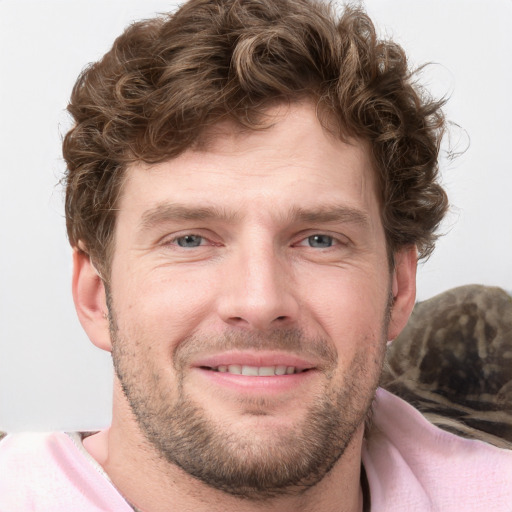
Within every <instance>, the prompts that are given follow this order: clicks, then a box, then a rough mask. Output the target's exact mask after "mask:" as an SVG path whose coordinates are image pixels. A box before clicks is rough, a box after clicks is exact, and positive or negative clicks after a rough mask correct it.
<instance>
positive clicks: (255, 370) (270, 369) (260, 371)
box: [199, 364, 312, 377]
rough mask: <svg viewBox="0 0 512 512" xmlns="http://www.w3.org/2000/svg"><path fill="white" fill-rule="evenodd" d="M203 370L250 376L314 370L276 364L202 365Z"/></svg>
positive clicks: (268, 375)
mask: <svg viewBox="0 0 512 512" xmlns="http://www.w3.org/2000/svg"><path fill="white" fill-rule="evenodd" d="M199 368H200V369H202V370H209V371H212V372H219V373H230V374H232V375H245V376H248V377H274V376H282V375H294V374H297V373H304V372H308V371H310V370H312V368H301V367H297V366H286V365H275V366H249V365H244V364H229V365H225V364H223V365H219V366H200V367H199Z"/></svg>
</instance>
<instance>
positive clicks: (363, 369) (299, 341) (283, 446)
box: [107, 294, 390, 501]
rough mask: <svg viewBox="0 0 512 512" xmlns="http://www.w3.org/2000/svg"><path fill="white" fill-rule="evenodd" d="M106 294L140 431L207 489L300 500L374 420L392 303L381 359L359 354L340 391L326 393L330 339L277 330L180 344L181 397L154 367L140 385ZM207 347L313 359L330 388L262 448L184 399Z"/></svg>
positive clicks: (332, 354)
mask: <svg viewBox="0 0 512 512" xmlns="http://www.w3.org/2000/svg"><path fill="white" fill-rule="evenodd" d="M107 296H108V297H109V298H108V300H107V304H108V307H109V319H110V330H111V335H112V345H113V349H112V357H113V361H114V368H115V371H116V374H117V377H118V379H119V381H120V383H121V386H122V389H123V392H124V394H125V396H126V398H127V400H128V403H129V404H130V407H131V409H132V411H133V413H134V415H135V417H136V419H137V422H138V424H139V427H140V429H141V431H142V432H143V434H144V436H145V437H146V438H147V439H148V440H149V441H150V443H151V445H152V446H153V447H154V448H155V449H156V452H157V453H158V455H159V456H160V457H161V458H163V459H164V460H165V461H167V462H168V463H170V464H173V465H176V466H178V467H180V468H181V469H182V470H184V471H185V472H187V473H188V474H190V475H192V476H193V477H195V478H197V479H199V480H200V481H202V482H204V483H205V484H207V485H209V486H210V487H213V488H215V489H218V490H220V491H223V492H226V493H228V494H231V495H233V496H237V497H240V498H245V499H249V500H252V501H265V500H268V499H271V498H274V497H276V496H282V495H300V494H302V493H304V492H305V491H306V490H307V489H309V488H310V487H312V486H314V485H315V484H317V483H318V482H319V481H320V480H321V479H322V478H323V477H324V476H325V475H326V474H327V473H328V472H329V471H330V470H331V468H332V467H333V466H334V465H335V464H336V462H337V461H338V460H339V459H340V458H341V457H342V455H343V453H344V451H345V449H346V447H347V446H348V444H349V443H350V441H351V439H352V436H353V435H354V433H355V431H356V430H357V429H358V427H359V426H360V425H361V423H363V422H365V421H366V420H367V418H368V416H369V413H370V409H371V403H372V401H373V397H374V393H375V389H376V387H377V384H378V378H379V376H380V369H381V366H382V360H383V353H384V347H385V333H386V330H387V324H388V322H389V316H390V303H388V306H387V307H386V311H385V313H384V315H383V322H382V332H381V338H382V339H381V340H378V342H379V343H380V346H381V347H382V349H381V350H379V353H378V357H376V358H375V360H374V361H369V360H368V356H367V355H366V354H365V351H366V349H365V348H364V347H363V348H361V349H359V350H358V352H357V354H356V356H355V358H354V361H353V363H352V365H351V367H350V368H349V370H348V372H347V374H346V375H345V376H344V379H343V382H342V385H341V386H339V385H338V387H337V388H332V387H331V389H327V387H328V384H329V383H330V381H331V380H332V379H333V377H334V371H335V369H336V367H337V363H338V354H337V352H336V350H335V348H334V347H333V346H332V345H331V344H330V343H329V342H328V341H327V340H324V339H308V338H306V337H305V336H304V334H303V333H302V332H301V331H300V330H299V329H276V330H275V331H274V332H272V333H270V334H269V333H254V332H251V333H249V332H245V331H238V332H236V333H234V332H231V333H228V334H225V335H224V336H221V337H218V338H213V337H211V336H209V337H201V336H198V335H195V336H190V337H188V338H186V339H185V340H183V341H182V342H181V343H180V344H178V345H177V347H176V348H175V349H174V352H173V356H174V357H173V365H174V368H175V370H176V373H177V375H178V379H177V388H176V396H175V397H170V395H169V390H168V389H165V388H163V387H162V386H160V382H161V378H160V375H159V374H158V372H157V371H156V369H155V368H152V369H151V375H152V377H148V379H150V380H151V381H152V382H150V383H147V382H140V375H144V371H143V370H142V368H140V366H141V365H140V361H136V358H137V357H139V358H140V354H139V355H137V354H136V353H135V352H133V350H134V349H133V348H132V349H131V350H130V349H128V347H126V346H125V344H126V340H125V339H123V337H122V335H121V333H120V332H119V328H118V325H117V321H116V315H115V313H114V308H113V304H112V298H111V297H110V294H107ZM136 345H140V343H138V342H136ZM205 347H207V348H208V349H209V350H211V351H214V352H215V351H219V350H226V349H240V350H241V349H252V350H262V349H270V348H272V349H274V350H275V349H283V350H288V351H295V352H297V353H299V354H301V355H306V356H307V354H308V353H309V354H310V355H313V356H314V357H315V359H316V360H318V361H320V362H321V365H320V366H321V367H322V371H323V372H324V374H325V376H326V384H325V389H324V390H323V391H322V392H321V393H318V394H317V395H316V397H315V399H314V401H313V404H312V405H311V406H310V410H309V411H308V413H307V415H306V417H305V418H304V420H303V421H302V422H301V424H300V425H296V426H295V427H294V428H293V430H291V431H288V432H274V433H273V434H274V438H273V439H272V442H271V443H269V442H266V443H265V444H264V446H260V445H259V444H258V443H257V442H255V438H257V437H261V436H260V434H259V433H255V432H252V433H250V435H249V436H247V435H243V434H242V435H238V433H234V432H225V431H222V425H219V424H214V422H213V421H212V420H211V419H210V418H209V417H208V416H207V415H206V414H205V413H204V411H203V410H201V408H200V407H199V406H197V405H196V404H195V403H194V401H193V400H192V399H191V398H190V397H188V396H187V393H186V389H185V387H186V386H185V380H186V370H187V368H188V362H189V361H190V360H191V358H193V356H194V354H198V353H200V352H201V351H202V350H204V349H205ZM147 365H151V363H150V362H149V361H147ZM373 365H375V366H374V367H371V366H373ZM142 366H144V365H142ZM148 384H149V386H148ZM172 401H174V403H171V402H172ZM257 405H259V407H260V408H262V407H264V405H265V404H263V403H261V402H260V403H259V404H257ZM257 434H258V435H257ZM251 461H253V462H252V463H251Z"/></svg>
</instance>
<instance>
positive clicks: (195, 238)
mask: <svg viewBox="0 0 512 512" xmlns="http://www.w3.org/2000/svg"><path fill="white" fill-rule="evenodd" d="M202 242H203V237H202V236H199V235H185V236H180V237H179V238H176V243H177V244H178V245H179V246H180V247H186V248H190V247H199V246H200V245H201V243H202Z"/></svg>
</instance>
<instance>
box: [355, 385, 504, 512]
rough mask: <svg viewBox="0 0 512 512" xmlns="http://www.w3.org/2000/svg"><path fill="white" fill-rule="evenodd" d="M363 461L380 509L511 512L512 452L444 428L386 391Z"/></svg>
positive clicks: (380, 395) (381, 394)
mask: <svg viewBox="0 0 512 512" xmlns="http://www.w3.org/2000/svg"><path fill="white" fill-rule="evenodd" d="M363 463H364V466H365V469H366V473H367V476H368V481H369V485H370V492H371V495H372V504H374V505H376V506H377V509H378V510H379V511H387V510H390V511H391V510H393V511H394V512H396V511H397V510H404V511H405V510H443V511H444V512H455V511H459V510H465V511H466V512H472V511H475V512H476V511H480V512H481V511H483V510H493V511H497V512H498V511H499V512H505V511H507V512H509V511H510V503H512V451H510V450H506V449H500V448H497V447H495V446H492V445H490V444H487V443H484V442H482V441H477V440H469V439H463V438H461V437H459V436H456V435H453V434H451V433H449V432H446V431H444V430H441V429H440V428H438V427H436V426H435V425H432V424H431V423H429V422H428V421H427V420H426V419H425V418H424V417H423V416H422V414H421V413H420V412H418V411H417V410H416V409H414V408H413V407H412V406H411V405H409V404H408V403H406V402H404V401H403V400H401V399H400V398H398V397H396V396H394V395H392V394H391V393H388V392H387V391H384V390H382V389H380V390H379V391H378V392H377V397H376V401H375V406H374V414H373V418H372V425H371V427H370V429H369V433H368V435H367V438H366V439H365V444H364V447H363ZM391 503H393V504H394V508H393V509H391V508H386V507H389V506H390V505H389V504H391ZM397 503H400V506H401V507H402V508H400V509H397V508H396V504H397Z"/></svg>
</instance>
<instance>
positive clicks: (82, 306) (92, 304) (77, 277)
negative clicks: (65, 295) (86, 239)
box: [72, 248, 112, 352]
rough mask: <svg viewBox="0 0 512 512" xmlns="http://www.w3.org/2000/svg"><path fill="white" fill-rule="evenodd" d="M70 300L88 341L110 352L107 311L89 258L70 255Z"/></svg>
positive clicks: (96, 274)
mask: <svg viewBox="0 0 512 512" xmlns="http://www.w3.org/2000/svg"><path fill="white" fill-rule="evenodd" d="M72 290H73V300H74V302H75V309H76V312H77V314H78V319H79V320H80V323H81V324H82V327H83V328H84V330H85V332H86V333H87V336H89V339H90V340H91V341H92V342H93V343H94V344H95V345H96V346H97V347H99V348H101V349H103V350H107V351H109V352H110V351H111V349H112V345H111V340H110V330H109V322H108V308H107V300H106V295H105V287H104V285H103V280H102V279H101V277H100V276H99V274H98V272H97V271H96V269H95V268H94V266H93V265H92V263H91V259H90V258H89V255H88V254H86V253H85V252H83V251H81V250H79V249H76V248H75V250H74V252H73V285H72Z"/></svg>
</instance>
